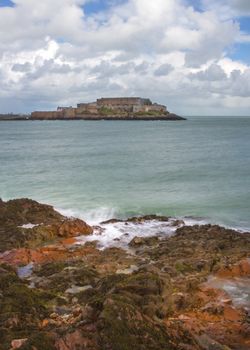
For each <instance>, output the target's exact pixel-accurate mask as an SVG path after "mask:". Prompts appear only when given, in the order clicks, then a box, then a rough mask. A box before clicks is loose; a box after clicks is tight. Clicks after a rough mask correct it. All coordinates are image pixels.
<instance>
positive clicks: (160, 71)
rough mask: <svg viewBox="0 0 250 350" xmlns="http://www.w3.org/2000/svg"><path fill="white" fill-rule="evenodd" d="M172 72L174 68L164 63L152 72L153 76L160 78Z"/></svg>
mask: <svg viewBox="0 0 250 350" xmlns="http://www.w3.org/2000/svg"><path fill="white" fill-rule="evenodd" d="M172 70H174V67H173V66H171V64H169V63H165V64H162V65H161V66H160V67H158V68H157V69H156V70H155V71H154V75H155V76H157V77H161V76H164V75H168V74H169V73H170V72H172Z"/></svg>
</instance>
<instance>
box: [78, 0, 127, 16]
mask: <svg viewBox="0 0 250 350" xmlns="http://www.w3.org/2000/svg"><path fill="white" fill-rule="evenodd" d="M125 2H127V0H91V1H88V2H87V3H86V4H85V5H84V6H83V8H84V12H85V13H86V15H91V14H93V13H98V12H101V11H105V10H108V9H109V8H110V7H113V6H114V5H119V4H122V3H125Z"/></svg>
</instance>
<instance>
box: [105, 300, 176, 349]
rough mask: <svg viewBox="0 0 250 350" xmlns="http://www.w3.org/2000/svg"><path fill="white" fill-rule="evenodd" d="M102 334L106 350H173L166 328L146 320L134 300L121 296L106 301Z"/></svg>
mask: <svg viewBox="0 0 250 350" xmlns="http://www.w3.org/2000/svg"><path fill="white" fill-rule="evenodd" d="M99 334H100V344H102V347H101V348H102V349H103V350H106V349H112V350H113V349H114V350H130V349H134V350H144V349H145V350H156V349H162V350H164V349H165V350H167V349H168V350H171V349H173V347H172V346H171V345H170V342H169V337H168V334H167V332H166V330H165V328H164V327H162V326H161V325H160V324H158V323H153V322H151V321H150V320H149V319H148V318H145V317H144V316H143V314H142V313H141V312H140V310H139V309H138V308H136V307H135V306H134V304H133V302H132V300H126V298H125V299H124V297H123V296H120V295H115V296H112V298H111V299H108V300H107V301H106V303H105V306H104V310H103V312H102V314H101V322H100V323H99Z"/></svg>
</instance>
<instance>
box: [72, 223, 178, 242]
mask: <svg viewBox="0 0 250 350" xmlns="http://www.w3.org/2000/svg"><path fill="white" fill-rule="evenodd" d="M101 228H102V229H103V232H102V233H101V234H100V233H99V232H94V234H93V235H91V236H87V237H86V236H81V237H78V244H85V243H86V242H93V241H98V246H99V248H101V249H104V248H108V247H121V248H127V247H128V243H129V242H130V241H131V240H132V239H133V238H134V237H152V236H159V237H167V236H171V235H172V234H174V233H175V231H176V227H173V226H171V221H169V222H162V221H157V220H151V221H146V222H143V223H132V222H117V223H110V224H103V225H101Z"/></svg>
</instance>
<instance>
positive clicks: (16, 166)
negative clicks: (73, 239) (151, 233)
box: [0, 117, 250, 229]
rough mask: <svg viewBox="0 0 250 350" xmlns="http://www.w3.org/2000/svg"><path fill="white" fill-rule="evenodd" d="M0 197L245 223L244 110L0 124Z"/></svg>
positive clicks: (95, 217)
mask: <svg viewBox="0 0 250 350" xmlns="http://www.w3.org/2000/svg"><path fill="white" fill-rule="evenodd" d="M0 197H2V199H4V200H7V199H10V198H18V197H30V198H33V199H36V200H38V201H41V202H44V203H49V204H52V205H54V206H55V207H56V208H59V209H60V210H63V211H64V212H66V213H68V214H75V215H78V216H80V217H83V218H85V219H86V220H89V221H91V222H99V221H101V220H104V219H108V218H111V217H127V216H131V215H141V214H149V213H150V214H163V215H170V216H176V217H184V216H187V217H190V216H192V217H195V218H196V217H197V218H198V217H201V218H203V219H204V220H205V221H208V222H216V223H219V224H223V225H225V226H230V227H235V228H241V229H250V118H241V117H231V118H219V117H218V118H215V117H213V118H208V117H206V118H205V117H200V118H198V117H196V118H194V117H192V118H189V119H188V120H187V121H173V122H165V121H150V122H145V121H53V122H52V121H36V122H31V121H12V122H0Z"/></svg>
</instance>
